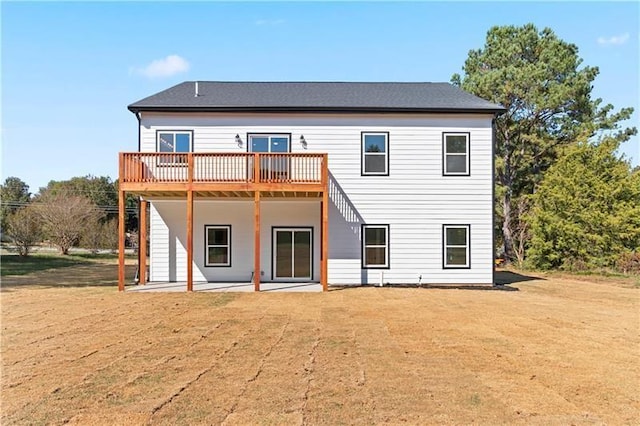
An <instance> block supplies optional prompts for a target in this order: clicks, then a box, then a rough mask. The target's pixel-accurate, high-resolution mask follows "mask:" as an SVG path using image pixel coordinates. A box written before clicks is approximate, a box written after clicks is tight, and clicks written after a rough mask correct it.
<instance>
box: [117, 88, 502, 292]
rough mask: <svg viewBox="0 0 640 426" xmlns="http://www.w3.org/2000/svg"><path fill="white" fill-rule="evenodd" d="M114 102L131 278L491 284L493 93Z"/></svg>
mask: <svg viewBox="0 0 640 426" xmlns="http://www.w3.org/2000/svg"><path fill="white" fill-rule="evenodd" d="M128 108H129V110H130V111H131V112H133V113H134V114H135V116H136V118H137V119H138V124H139V127H138V129H139V138H138V150H137V151H136V152H127V153H120V158H119V160H120V171H119V174H120V180H119V181H120V218H121V220H123V217H124V215H123V212H124V200H125V198H124V197H125V193H132V194H135V195H137V196H139V197H140V199H141V203H140V205H141V211H140V222H141V230H143V231H142V232H141V236H140V238H141V244H140V251H141V256H140V279H141V282H142V283H145V282H146V281H147V280H149V281H153V282H156V281H159V282H164V281H177V282H186V288H187V290H192V289H193V282H194V281H196V282H199V281H208V282H247V283H248V282H253V283H254V286H255V289H256V290H259V289H260V284H261V283H264V282H279V281H292V282H320V283H322V286H323V289H325V290H326V288H327V285H328V284H360V283H363V284H419V283H420V284H491V283H493V265H494V261H493V258H494V248H493V141H492V136H493V131H492V129H493V127H492V122H493V119H494V117H495V116H496V115H497V114H500V113H502V112H503V111H504V109H503V108H502V107H501V106H499V105H495V104H492V103H490V102H487V101H485V100H483V99H480V98H478V97H476V96H473V95H471V94H469V93H466V92H464V91H462V90H460V89H459V88H457V87H455V86H452V85H450V84H448V83H348V82H341V83H335V82H208V81H207V82H204V81H200V82H193V81H190V82H184V83H181V84H178V85H177V86H174V87H171V88H169V89H167V90H164V91H162V92H159V93H157V94H155V95H152V96H150V97H148V98H145V99H142V100H140V101H138V102H135V103H133V104H131V105H129V107H128ZM147 210H148V211H149V215H148V217H147ZM147 222H148V227H149V235H146V234H147V233H146V231H145V229H146V227H147ZM123 232H124V224H123V223H122V222H121V224H120V234H121V235H120V248H122V247H123V235H124V234H123ZM147 239H148V240H149V268H148V274H147V265H146V258H147V253H146V246H147V244H146V242H147ZM120 253H121V256H120V261H119V263H120V273H119V288H120V290H122V289H124V257H123V254H122V253H123V251H122V250H121V251H120Z"/></svg>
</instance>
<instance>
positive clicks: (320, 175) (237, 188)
mask: <svg viewBox="0 0 640 426" xmlns="http://www.w3.org/2000/svg"><path fill="white" fill-rule="evenodd" d="M326 170H327V154H291V153H286V154H283V153H184V154H182V153H176V154H166V153H156V152H131V153H120V180H119V182H120V185H121V189H122V190H124V191H127V192H131V193H135V194H138V195H142V196H163V197H172V196H173V197H176V196H186V192H187V191H189V190H191V191H193V192H194V195H195V196H196V197H245V198H248V197H252V196H253V195H254V194H253V193H254V192H255V191H261V192H262V193H263V194H262V195H263V196H268V197H321V196H322V192H323V191H324V188H325V187H326V181H325V180H324V177H325V175H326V173H325V171H326Z"/></svg>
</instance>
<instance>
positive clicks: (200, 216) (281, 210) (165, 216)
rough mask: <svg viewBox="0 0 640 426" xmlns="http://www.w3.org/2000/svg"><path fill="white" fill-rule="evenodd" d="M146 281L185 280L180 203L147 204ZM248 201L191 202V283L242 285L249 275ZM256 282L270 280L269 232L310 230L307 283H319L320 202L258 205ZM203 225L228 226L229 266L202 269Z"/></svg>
mask: <svg viewBox="0 0 640 426" xmlns="http://www.w3.org/2000/svg"><path fill="white" fill-rule="evenodd" d="M151 206H152V207H151V220H150V223H151V225H150V226H151V232H150V235H151V236H150V238H151V247H150V250H151V253H150V263H151V271H150V272H151V276H150V280H151V281H176V280H177V281H185V280H186V270H187V268H186V251H185V246H186V236H187V232H186V224H187V211H186V205H185V203H184V201H179V200H151ZM253 207H254V202H253V200H251V201H227V200H223V201H196V202H194V209H193V210H194V213H193V217H194V219H193V247H194V256H193V266H194V268H193V279H194V281H229V282H234V281H245V282H248V281H249V280H250V279H251V274H252V272H253V238H254V232H253V215H254V211H253ZM260 213H261V225H262V226H261V232H260V240H261V248H260V251H261V265H260V266H261V268H260V269H261V270H262V276H261V280H262V281H265V282H267V281H271V279H272V277H271V274H272V263H271V253H272V246H271V243H272V238H271V234H272V227H309V228H313V253H314V259H313V271H314V272H313V280H314V281H319V279H320V201H318V200H313V201H263V202H262V204H261V211H260ZM205 225H230V226H231V266H230V267H208V266H205V251H204V247H205Z"/></svg>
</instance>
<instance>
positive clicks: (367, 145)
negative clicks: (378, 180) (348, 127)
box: [361, 132, 389, 176]
mask: <svg viewBox="0 0 640 426" xmlns="http://www.w3.org/2000/svg"><path fill="white" fill-rule="evenodd" d="M361 162H362V175H363V176H364V175H379V176H388V175H389V132H362V160H361Z"/></svg>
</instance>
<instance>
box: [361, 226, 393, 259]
mask: <svg viewBox="0 0 640 426" xmlns="http://www.w3.org/2000/svg"><path fill="white" fill-rule="evenodd" d="M369 228H381V229H384V232H385V242H386V244H367V241H366V235H367V234H366V230H367V229H369ZM367 248H384V264H383V265H379V264H376V265H368V264H367V263H366V262H367V256H366V252H367ZM362 268H363V269H388V268H389V225H374V224H371V225H362Z"/></svg>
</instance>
